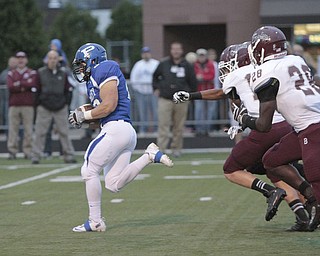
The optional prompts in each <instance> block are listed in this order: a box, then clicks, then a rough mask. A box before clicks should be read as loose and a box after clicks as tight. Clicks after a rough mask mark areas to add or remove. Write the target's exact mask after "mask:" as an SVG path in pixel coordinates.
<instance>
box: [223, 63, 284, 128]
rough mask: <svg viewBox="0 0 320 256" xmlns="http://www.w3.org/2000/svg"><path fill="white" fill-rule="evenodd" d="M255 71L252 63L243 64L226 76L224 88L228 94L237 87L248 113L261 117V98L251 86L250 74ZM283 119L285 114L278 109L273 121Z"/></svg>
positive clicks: (276, 121)
mask: <svg viewBox="0 0 320 256" xmlns="http://www.w3.org/2000/svg"><path fill="white" fill-rule="evenodd" d="M253 71H254V67H253V66H252V65H247V66H243V67H241V68H238V69H236V70H234V71H232V72H231V73H230V74H228V75H227V77H226V78H225V80H224V82H223V85H222V90H223V92H224V93H225V94H228V93H229V92H230V91H231V90H232V88H235V89H236V91H237V94H238V95H239V97H240V99H241V101H242V103H243V104H244V106H245V107H246V109H247V110H248V114H249V115H250V116H253V117H259V100H258V98H257V95H256V94H255V93H253V91H252V90H251V88H250V76H251V73H252V72H253ZM282 121H284V118H283V116H282V115H281V114H279V113H278V112H277V111H276V112H275V113H274V115H273V120H272V123H279V122H282Z"/></svg>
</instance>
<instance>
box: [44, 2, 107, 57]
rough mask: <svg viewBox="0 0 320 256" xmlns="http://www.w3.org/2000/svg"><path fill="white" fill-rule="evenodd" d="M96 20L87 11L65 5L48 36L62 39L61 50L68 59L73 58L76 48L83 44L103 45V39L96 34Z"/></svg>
mask: <svg viewBox="0 0 320 256" xmlns="http://www.w3.org/2000/svg"><path fill="white" fill-rule="evenodd" d="M97 25H98V21H97V19H96V18H94V17H92V16H91V15H90V13H89V12H88V11H79V10H77V9H76V8H75V7H73V6H72V5H67V6H66V7H65V8H64V9H63V11H62V12H61V13H60V14H58V16H57V17H56V19H55V21H54V23H53V25H52V28H51V31H50V36H51V39H52V38H58V39H60V40H61V41H62V46H63V50H64V51H65V52H66V55H67V57H68V59H69V62H70V61H72V59H73V58H74V55H75V52H76V50H77V49H78V48H79V47H80V46H81V45H83V44H85V43H88V42H95V43H98V44H101V45H103V46H105V44H106V43H105V40H103V38H102V37H101V36H100V35H99V34H98V32H97V31H96V27H97Z"/></svg>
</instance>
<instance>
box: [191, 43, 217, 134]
mask: <svg viewBox="0 0 320 256" xmlns="http://www.w3.org/2000/svg"><path fill="white" fill-rule="evenodd" d="M196 53H197V57H198V59H197V61H196V62H195V63H194V72H195V74H196V78H197V85H198V87H197V91H203V90H208V89H213V88H214V84H213V81H214V80H213V79H214V76H215V73H214V66H213V63H212V61H210V60H209V59H208V51H207V50H206V49H203V48H200V49H198V50H197V52H196ZM217 106H218V102H217V101H212V100H207V101H203V100H196V101H195V102H194V118H195V121H196V122H197V124H196V135H197V136H203V135H208V134H209V132H210V124H205V123H204V122H206V121H211V120H216V119H218V117H217V116H218V111H217Z"/></svg>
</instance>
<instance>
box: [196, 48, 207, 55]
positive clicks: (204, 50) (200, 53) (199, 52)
mask: <svg viewBox="0 0 320 256" xmlns="http://www.w3.org/2000/svg"><path fill="white" fill-rule="evenodd" d="M196 53H197V55H207V54H208V51H207V50H206V49H203V48H200V49H198V50H197V51H196Z"/></svg>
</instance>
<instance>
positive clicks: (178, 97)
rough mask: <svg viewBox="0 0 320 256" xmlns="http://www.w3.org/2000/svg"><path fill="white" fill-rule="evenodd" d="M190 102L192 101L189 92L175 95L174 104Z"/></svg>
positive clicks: (180, 92) (179, 92)
mask: <svg viewBox="0 0 320 256" xmlns="http://www.w3.org/2000/svg"><path fill="white" fill-rule="evenodd" d="M189 100H190V93H188V92H185V91H178V92H176V93H175V94H173V102H174V103H176V104H178V103H183V102H186V101H189Z"/></svg>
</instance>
